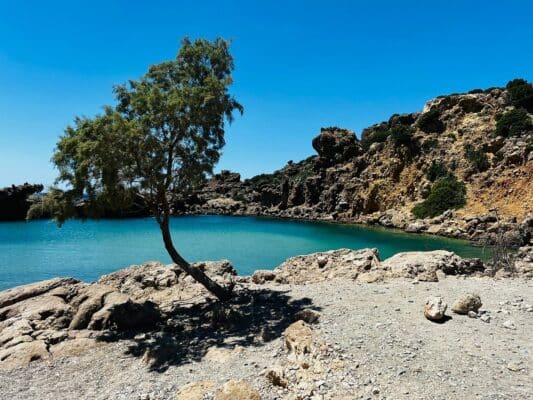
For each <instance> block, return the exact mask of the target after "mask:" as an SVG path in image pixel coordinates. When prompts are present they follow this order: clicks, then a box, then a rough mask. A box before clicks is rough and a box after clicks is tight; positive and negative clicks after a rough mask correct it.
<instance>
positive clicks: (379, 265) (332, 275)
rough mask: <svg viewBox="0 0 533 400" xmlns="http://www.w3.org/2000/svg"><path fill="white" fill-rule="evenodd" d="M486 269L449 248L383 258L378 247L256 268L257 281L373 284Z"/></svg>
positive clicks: (340, 251)
mask: <svg viewBox="0 0 533 400" xmlns="http://www.w3.org/2000/svg"><path fill="white" fill-rule="evenodd" d="M484 270H485V267H484V265H483V262H481V260H479V259H475V258H474V259H464V258H461V257H459V256H457V255H456V254H455V253H452V252H450V251H445V250H435V251H426V252H422V251H420V252H416V251H415V252H405V253H398V254H396V255H394V256H393V257H390V258H388V259H387V260H385V261H380V259H379V253H378V250H377V249H363V250H350V249H339V250H331V251H327V252H323V253H313V254H308V255H304V256H296V257H291V258H289V259H287V260H286V261H285V262H283V263H282V264H281V265H279V266H278V267H276V268H275V269H274V270H273V271H268V272H266V271H263V270H260V271H256V272H255V273H254V274H253V275H252V281H253V282H254V283H257V284H264V283H265V282H269V281H274V282H277V283H290V284H298V285H302V284H307V283H313V282H320V281H326V280H331V279H350V280H353V281H356V282H359V283H370V282H376V281H382V280H388V279H394V278H408V279H416V280H419V281H429V282H438V280H439V276H440V278H443V277H445V276H446V275H472V274H476V273H482V272H483V271H484Z"/></svg>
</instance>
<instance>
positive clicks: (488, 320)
mask: <svg viewBox="0 0 533 400" xmlns="http://www.w3.org/2000/svg"><path fill="white" fill-rule="evenodd" d="M479 319H480V320H481V321H483V322H486V323H489V322H490V315H489V314H483V315H482V316H481V317H479Z"/></svg>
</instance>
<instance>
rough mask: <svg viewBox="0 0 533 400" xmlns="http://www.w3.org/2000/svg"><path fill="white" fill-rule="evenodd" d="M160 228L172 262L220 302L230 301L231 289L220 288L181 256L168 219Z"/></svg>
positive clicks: (164, 220)
mask: <svg viewBox="0 0 533 400" xmlns="http://www.w3.org/2000/svg"><path fill="white" fill-rule="evenodd" d="M159 227H160V228H161V233H162V234H163V242H164V243H165V248H166V249H167V252H168V254H169V255H170V258H171V259H172V261H174V262H175V263H176V264H177V265H178V267H180V268H181V269H182V270H183V271H185V273H187V274H189V275H190V276H192V277H193V278H194V280H195V281H197V282H199V283H201V284H202V285H203V286H204V287H205V288H206V289H207V290H208V291H209V292H211V293H212V294H214V295H215V296H216V297H217V298H218V299H219V300H220V301H227V300H229V299H230V298H231V297H232V293H231V292H232V290H231V289H226V288H224V287H222V286H220V285H219V284H218V283H216V282H215V281H213V280H212V279H211V278H209V277H208V276H207V275H206V274H205V273H204V272H203V271H202V270H201V269H200V268H197V267H193V266H192V265H191V264H189V263H188V262H187V261H186V260H185V259H184V258H183V257H182V256H180V254H179V253H178V251H177V250H176V248H175V247H174V244H173V243H172V237H171V235H170V228H169V223H168V218H163V220H162V221H161V222H160V224H159Z"/></svg>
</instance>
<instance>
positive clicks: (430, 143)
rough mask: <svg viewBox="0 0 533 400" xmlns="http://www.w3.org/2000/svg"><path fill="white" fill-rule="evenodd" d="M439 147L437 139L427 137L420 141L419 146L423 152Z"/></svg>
mask: <svg viewBox="0 0 533 400" xmlns="http://www.w3.org/2000/svg"><path fill="white" fill-rule="evenodd" d="M437 147H439V141H438V140H437V139H435V138H429V139H426V140H424V141H423V142H422V145H421V148H422V150H423V151H425V152H429V151H430V150H431V149H435V148H437Z"/></svg>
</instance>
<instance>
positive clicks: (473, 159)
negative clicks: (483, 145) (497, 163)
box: [464, 144, 490, 172]
mask: <svg viewBox="0 0 533 400" xmlns="http://www.w3.org/2000/svg"><path fill="white" fill-rule="evenodd" d="M464 153H465V158H466V159H467V160H468V161H469V162H470V165H471V166H472V167H473V168H474V169H475V170H476V171H478V172H483V171H486V170H487V169H489V166H490V164H489V159H488V158H487V155H486V154H485V153H484V152H483V151H482V150H478V149H475V148H474V146H472V145H471V144H465V147H464Z"/></svg>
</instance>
